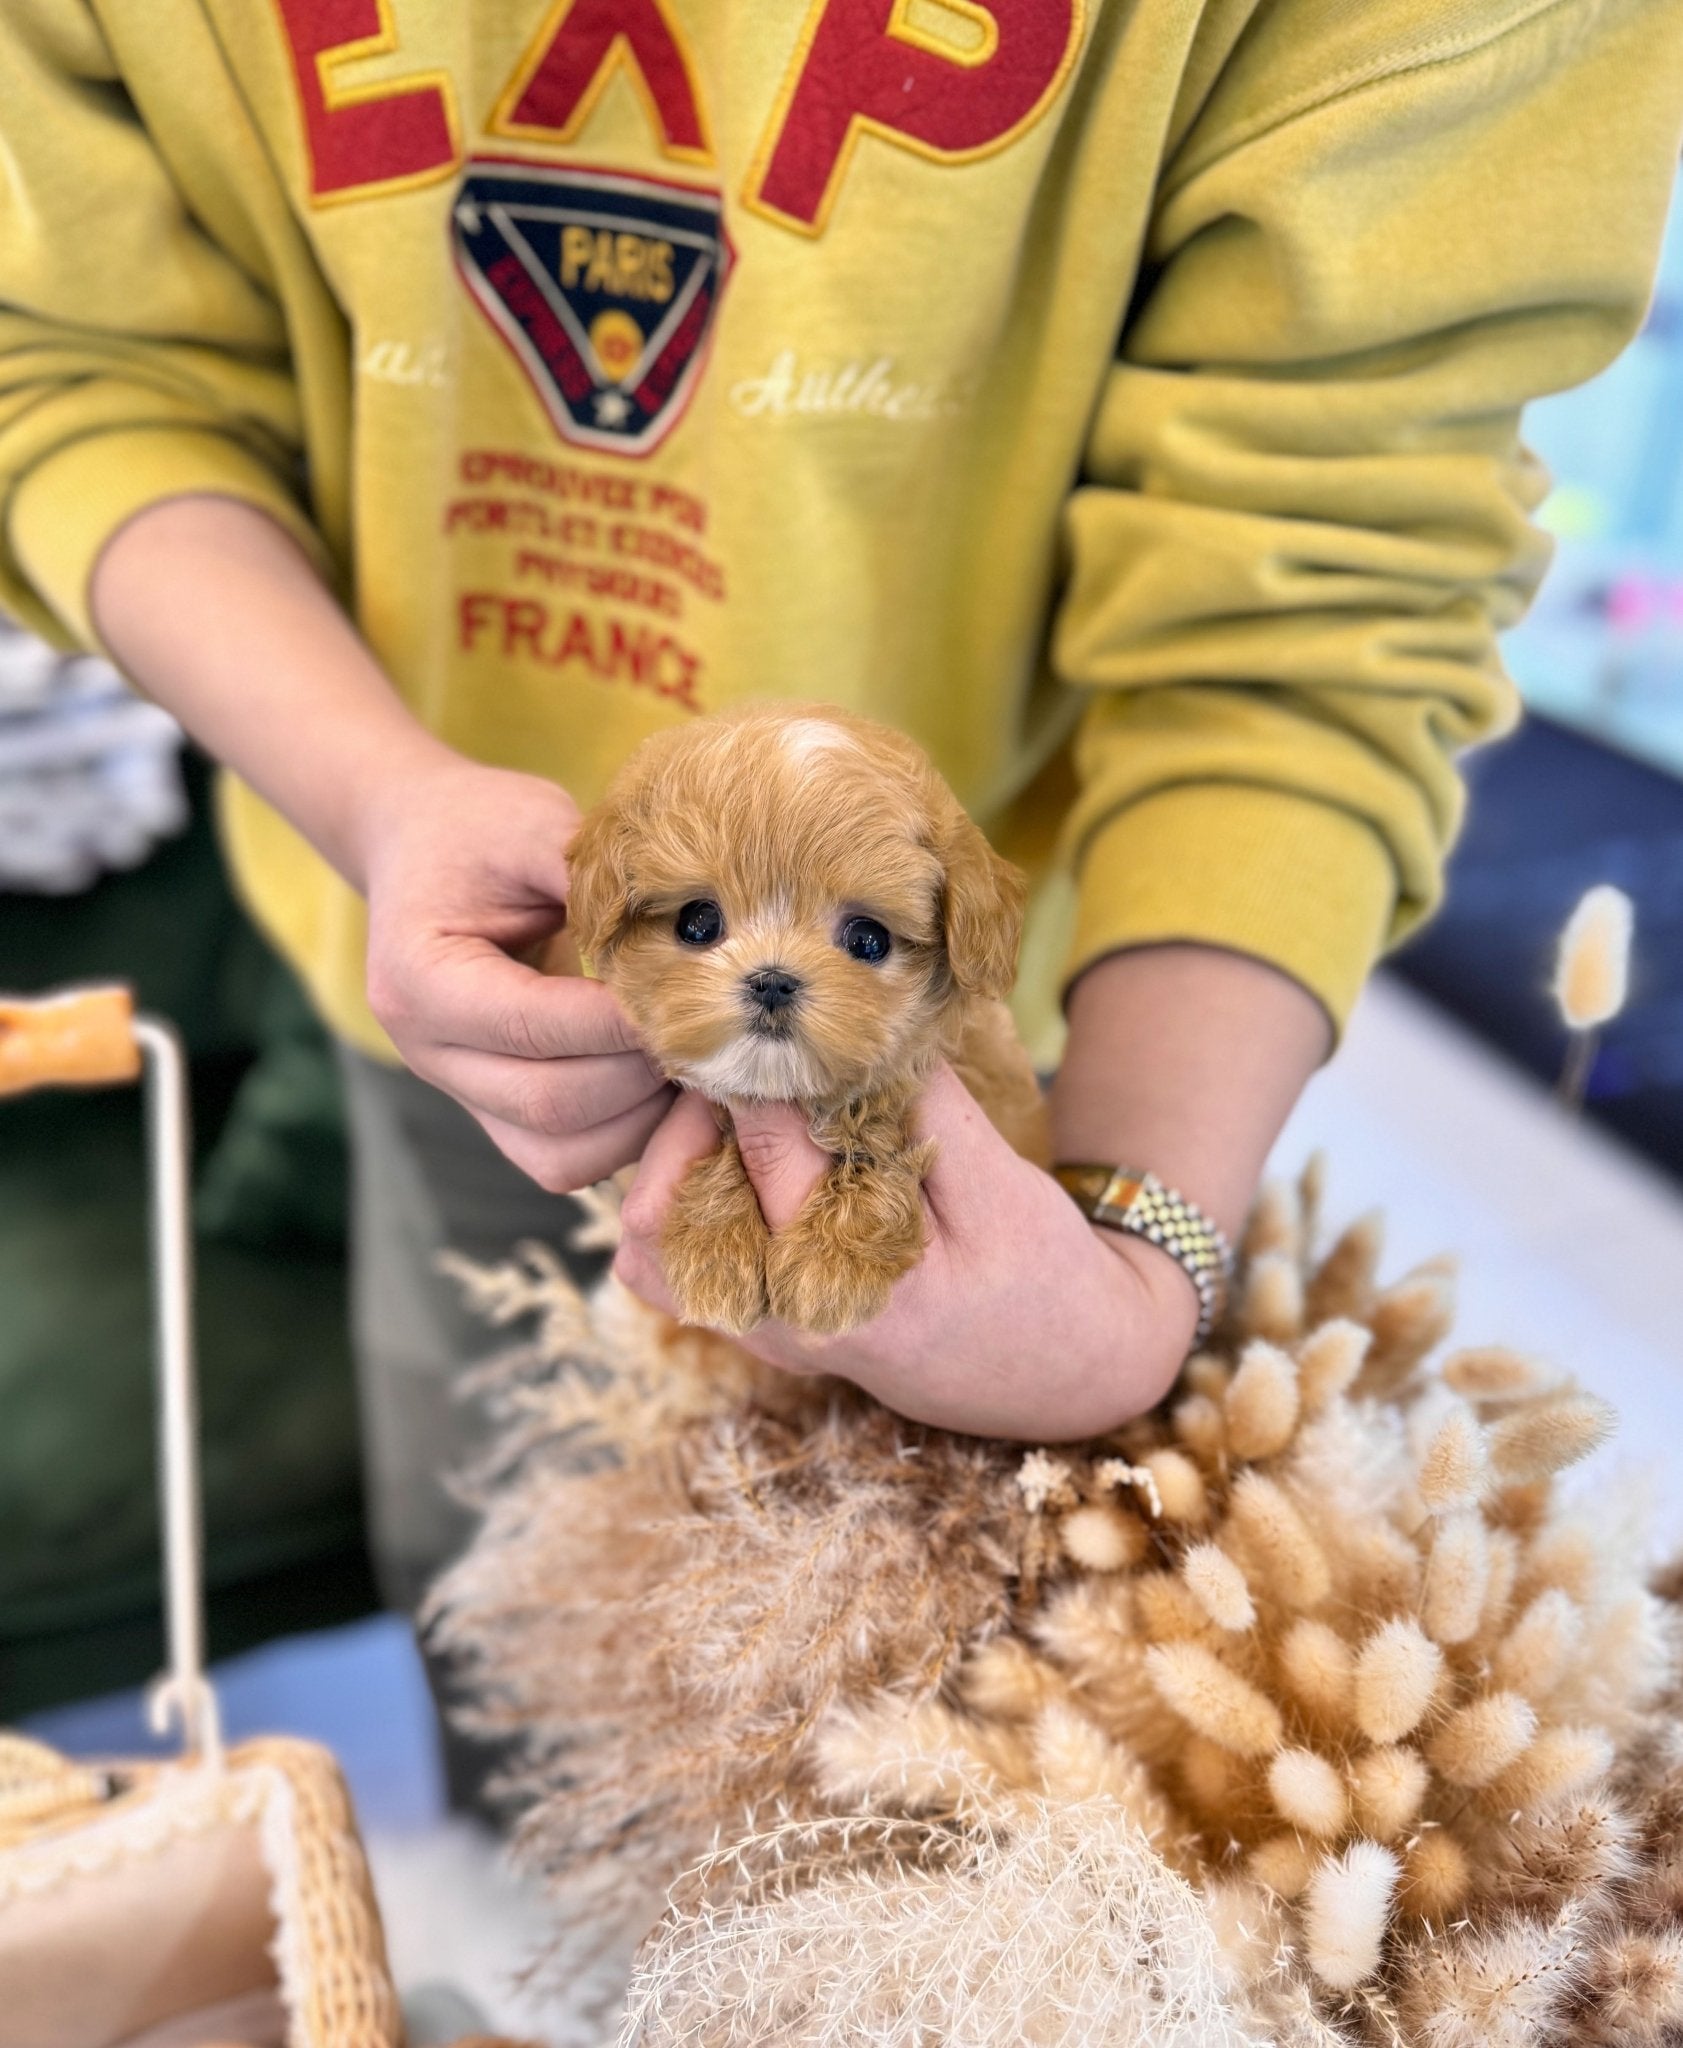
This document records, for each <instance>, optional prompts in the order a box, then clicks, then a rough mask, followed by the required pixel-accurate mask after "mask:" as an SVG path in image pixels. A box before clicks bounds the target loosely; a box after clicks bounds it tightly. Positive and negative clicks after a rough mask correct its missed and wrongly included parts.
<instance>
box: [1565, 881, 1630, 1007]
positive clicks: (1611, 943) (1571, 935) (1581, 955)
mask: <svg viewBox="0 0 1683 2048" xmlns="http://www.w3.org/2000/svg"><path fill="white" fill-rule="evenodd" d="M1635 919H1636V913H1635V910H1634V908H1633V906H1632V904H1631V900H1630V898H1629V897H1628V896H1627V895H1626V894H1625V892H1624V891H1623V890H1622V889H1615V888H1613V887H1612V885H1611V884H1610V883H1606V882H1602V883H1600V884H1598V885H1597V886H1596V887H1595V888H1593V889H1588V890H1586V891H1585V892H1584V894H1583V895H1582V896H1581V897H1580V898H1579V900H1578V905H1577V908H1576V909H1575V910H1574V911H1573V912H1572V915H1571V916H1570V917H1569V918H1568V919H1567V920H1566V929H1565V930H1564V931H1563V932H1562V933H1561V935H1560V953H1559V956H1558V958H1557V960H1556V963H1555V974H1554V999H1555V1001H1556V1002H1557V1003H1558V1004H1559V1005H1560V1014H1561V1017H1562V1018H1563V1019H1564V1020H1565V1024H1566V1028H1567V1030H1569V1031H1592V1030H1594V1029H1595V1028H1596V1027H1597V1026H1598V1025H1601V1024H1607V1023H1610V1022H1611V1021H1612V1019H1613V1018H1615V1017H1616V1016H1617V1015H1618V1014H1619V1012H1620V1011H1621V1010H1622V1009H1623V1008H1624V1006H1625V995H1626V991H1627V989H1628V987H1629V982H1630V942H1631V933H1632V930H1633V928H1634V925H1635Z"/></svg>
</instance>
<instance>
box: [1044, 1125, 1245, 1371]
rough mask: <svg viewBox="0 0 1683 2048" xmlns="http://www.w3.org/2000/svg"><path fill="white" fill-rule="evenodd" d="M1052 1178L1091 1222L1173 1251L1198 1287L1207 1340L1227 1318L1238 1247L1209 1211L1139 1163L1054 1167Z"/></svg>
mask: <svg viewBox="0 0 1683 2048" xmlns="http://www.w3.org/2000/svg"><path fill="white" fill-rule="evenodd" d="M1052 1178H1053V1179H1054V1180H1055V1181H1056V1182H1057V1183H1058V1185H1059V1186H1060V1187H1061V1188H1062V1189H1063V1191H1064V1193H1065V1194H1067V1195H1070V1196H1072V1197H1073V1198H1074V1201H1075V1204H1076V1206H1077V1207H1078V1208H1079V1209H1080V1211H1081V1213H1082V1214H1083V1215H1084V1216H1085V1217H1086V1218H1087V1221H1088V1222H1089V1223H1097V1224H1100V1225H1102V1226H1103V1227H1104V1228H1105V1229H1106V1230H1121V1231H1125V1232H1127V1233H1128V1234H1129V1235H1130V1236H1133V1237H1143V1238H1144V1239H1146V1241H1147V1242H1148V1243H1150V1244H1154V1245H1156V1246H1157V1247H1158V1249H1159V1250H1160V1251H1165V1252H1167V1253H1168V1255H1169V1257H1170V1258H1171V1259H1173V1260H1174V1261H1175V1263H1176V1264H1177V1265H1178V1266H1179V1267H1180V1268H1181V1270H1182V1271H1183V1272H1184V1273H1185V1275H1186V1277H1187V1278H1188V1279H1189V1280H1190V1281H1191V1282H1192V1284H1193V1286H1194V1287H1195V1288H1196V1289H1197V1290H1198V1308H1199V1315H1198V1328H1197V1331H1196V1332H1195V1334H1194V1336H1193V1340H1192V1341H1193V1342H1194V1343H1195V1344H1202V1343H1203V1341H1204V1339H1205V1338H1206V1337H1207V1336H1208V1335H1209V1334H1210V1332H1211V1331H1212V1330H1213V1329H1214V1328H1215V1326H1216V1324H1217V1322H1218V1321H1219V1320H1220V1318H1221V1312H1222V1310H1223V1308H1224V1307H1225V1306H1226V1303H1227V1283H1228V1281H1229V1279H1230V1278H1231V1276H1232V1272H1233V1248H1232V1246H1231V1245H1230V1244H1229V1243H1228V1242H1227V1239H1226V1237H1225V1236H1224V1235H1223V1233H1222V1232H1221V1231H1220V1230H1219V1229H1218V1228H1217V1227H1216V1225H1215V1224H1213V1223H1212V1222H1211V1221H1210V1219H1209V1217H1207V1216H1206V1215H1205V1214H1204V1212H1203V1210H1202V1209H1200V1208H1199V1207H1198V1206H1197V1205H1196V1204H1195V1203H1193V1202H1189V1201H1188V1200H1187V1199H1186V1197H1185V1196H1184V1195H1179V1194H1176V1192H1175V1191H1174V1189H1173V1188H1170V1187H1165V1186H1164V1185H1163V1183H1162V1182H1161V1181H1160V1180H1159V1179H1158V1178H1157V1176H1156V1174H1154V1173H1142V1172H1141V1171H1140V1170H1139V1169H1138V1168H1137V1167H1132V1166H1089V1165H1084V1164H1083V1165H1069V1166H1054V1167H1053V1169H1052Z"/></svg>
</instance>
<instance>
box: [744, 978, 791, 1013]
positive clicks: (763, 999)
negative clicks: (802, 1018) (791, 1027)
mask: <svg viewBox="0 0 1683 2048" xmlns="http://www.w3.org/2000/svg"><path fill="white" fill-rule="evenodd" d="M742 985H743V987H744V988H746V989H747V991H748V993H749V994H750V995H751V996H752V997H753V998H754V1001H755V1002H756V1003H757V1004H758V1005H759V1007H760V1008H761V1009H762V1010H764V1011H765V1013H766V1015H767V1016H768V1017H771V1016H775V1015H776V1014H777V1012H778V1011H779V1010H786V1009H788V1007H789V1005H790V1004H791V1003H792V1002H793V1001H794V1000H795V998H796V996H798V995H799V994H800V992H801V980H800V977H799V975H795V974H791V973H790V972H789V970H788V969H787V968H786V967H756V968H755V969H754V971H753V973H752V974H745V975H744V976H743V977H742Z"/></svg>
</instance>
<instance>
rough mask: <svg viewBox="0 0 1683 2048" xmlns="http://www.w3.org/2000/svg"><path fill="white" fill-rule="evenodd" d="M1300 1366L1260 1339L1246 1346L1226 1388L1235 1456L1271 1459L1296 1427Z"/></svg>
mask: <svg viewBox="0 0 1683 2048" xmlns="http://www.w3.org/2000/svg"><path fill="white" fill-rule="evenodd" d="M1297 1413H1298V1399H1297V1367H1296V1366H1295V1365H1294V1364H1293V1363H1292V1361H1291V1360H1290V1358H1288V1357H1287V1356H1286V1354H1285V1352H1283V1351H1281V1350H1280V1349H1279V1348H1278V1347H1277V1346H1276V1345H1274V1344H1270V1343H1266V1342H1264V1341H1263V1340H1261V1339H1260V1338H1259V1339H1258V1340H1257V1341H1256V1342H1254V1343H1252V1344H1248V1345H1247V1346H1246V1347H1245V1350H1244V1353H1243V1355H1242V1356H1241V1358H1240V1360H1239V1370H1238V1371H1237V1372H1236V1373H1235V1374H1234V1375H1233V1379H1232V1383H1231V1384H1230V1385H1229V1387H1228V1389H1227V1441H1228V1444H1229V1446H1230V1447H1231V1449H1232V1452H1233V1455H1234V1457H1236V1458H1244V1459H1247V1460H1249V1459H1253V1458H1271V1457H1273V1455H1274V1453H1275V1452H1276V1451H1283V1450H1284V1449H1285V1447H1286V1445H1287V1444H1288V1443H1290V1442H1291V1438H1292V1432H1293V1430H1295V1429H1296V1427H1297Z"/></svg>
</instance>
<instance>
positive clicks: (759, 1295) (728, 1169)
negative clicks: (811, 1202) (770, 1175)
mask: <svg viewBox="0 0 1683 2048" xmlns="http://www.w3.org/2000/svg"><path fill="white" fill-rule="evenodd" d="M767 1242H768V1234H767V1231H766V1226H765V1218H764V1217H763V1216H761V1214H760V1205H759V1203H758V1202H757V1201H756V1200H755V1198H754V1190H753V1188H752V1186H751V1185H750V1184H749V1181H748V1176H747V1175H746V1173H744V1171H743V1169H742V1159H741V1156H740V1154H739V1153H738V1152H737V1149H736V1147H735V1146H734V1145H733V1144H730V1143H729V1142H727V1143H726V1144H725V1146H724V1147H723V1149H722V1150H720V1151H718V1152H713V1153H710V1154H709V1155H708V1156H707V1158H705V1159H702V1160H699V1161H697V1163H696V1164H695V1165H694V1166H693V1167H691V1169H690V1170H689V1172H688V1173H687V1174H686V1175H685V1176H684V1178H683V1180H682V1181H681V1182H680V1183H679V1186H678V1192H677V1194H676V1195H675V1196H674V1197H673V1200H672V1207H671V1209H670V1210H669V1211H668V1212H667V1217H666V1225H665V1228H664V1229H663V1230H662V1232H661V1239H660V1252H661V1262H662V1264H663V1266H664V1267H665V1270H666V1284H667V1286H668V1287H669V1288H670V1289H671V1291H672V1299H673V1300H674V1301H675V1302H676V1303H677V1305H678V1314H679V1316H680V1318H681V1319H682V1320H683V1321H684V1322H686V1323H699V1324H702V1325H704V1326H705V1327H707V1328H708V1329H713V1330H728V1331H729V1332H730V1333H731V1334H732V1335H733V1336H740V1335H741V1334H742V1332H743V1331H745V1330H751V1329H752V1328H753V1327H754V1325H755V1324H756V1323H758V1322H762V1321H763V1320H764V1319H765V1314H766V1309H767V1306H768V1304H767V1299H766V1245H767Z"/></svg>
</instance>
